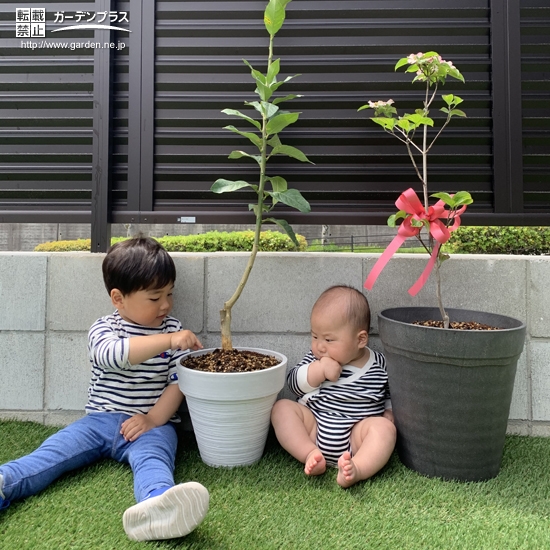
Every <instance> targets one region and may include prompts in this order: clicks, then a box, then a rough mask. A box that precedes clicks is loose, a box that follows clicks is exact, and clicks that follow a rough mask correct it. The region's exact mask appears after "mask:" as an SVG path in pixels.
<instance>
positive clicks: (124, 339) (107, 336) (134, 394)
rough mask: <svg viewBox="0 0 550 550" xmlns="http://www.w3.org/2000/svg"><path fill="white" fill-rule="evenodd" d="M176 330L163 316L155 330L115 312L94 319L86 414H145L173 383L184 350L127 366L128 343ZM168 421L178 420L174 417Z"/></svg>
mask: <svg viewBox="0 0 550 550" xmlns="http://www.w3.org/2000/svg"><path fill="white" fill-rule="evenodd" d="M180 330H182V326H181V323H180V322H179V321H178V320H177V319H175V318H174V317H166V318H165V319H164V320H163V322H162V324H161V325H160V326H159V327H144V326H141V325H135V324H132V323H128V322H127V321H125V320H124V319H123V318H122V317H121V316H120V314H119V313H118V311H115V312H114V313H113V314H112V315H107V316H106V317H101V318H100V319H98V320H97V321H96V322H95V323H94V324H93V325H92V326H91V328H90V331H89V333H88V355H89V359H90V363H91V367H92V376H91V380H90V386H89V388H88V403H87V405H86V412H87V413H92V412H122V413H126V414H129V415H134V414H137V413H142V414H146V413H147V412H148V411H149V410H150V409H151V408H152V407H153V405H154V404H155V403H156V402H157V401H158V399H159V397H160V396H161V395H162V392H163V391H164V389H165V388H166V387H167V386H168V385H169V384H177V381H178V376H177V370H176V367H177V365H178V364H179V360H180V359H181V357H182V356H183V355H185V354H186V353H187V352H188V350H170V349H168V350H166V351H163V352H162V353H160V354H159V355H157V356H156V357H153V358H151V359H148V360H147V361H144V362H143V363H140V364H139V365H131V364H130V362H129V360H128V354H129V342H128V340H129V339H130V338H132V337H133V336H145V335H153V334H164V333H170V332H177V331H180ZM172 421H178V418H177V416H175V417H174V418H172Z"/></svg>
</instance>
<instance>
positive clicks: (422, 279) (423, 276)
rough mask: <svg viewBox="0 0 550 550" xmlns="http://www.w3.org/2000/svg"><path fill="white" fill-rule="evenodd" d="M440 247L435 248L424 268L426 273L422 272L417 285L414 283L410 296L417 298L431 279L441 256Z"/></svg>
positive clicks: (437, 245)
mask: <svg viewBox="0 0 550 550" xmlns="http://www.w3.org/2000/svg"><path fill="white" fill-rule="evenodd" d="M440 246H441V245H440V244H439V243H437V244H436V245H435V246H434V249H433V252H432V255H431V256H430V261H429V262H428V264H427V265H426V267H425V268H424V271H423V272H422V274H421V275H420V277H418V279H417V281H416V283H414V285H413V286H411V288H409V294H410V295H411V296H416V295H417V294H418V293H419V292H420V289H421V288H422V287H423V286H424V285H425V284H426V281H427V280H428V279H429V277H430V274H431V272H432V269H433V268H434V265H435V261H436V260H437V257H438V255H439V248H440ZM375 267H376V266H375Z"/></svg>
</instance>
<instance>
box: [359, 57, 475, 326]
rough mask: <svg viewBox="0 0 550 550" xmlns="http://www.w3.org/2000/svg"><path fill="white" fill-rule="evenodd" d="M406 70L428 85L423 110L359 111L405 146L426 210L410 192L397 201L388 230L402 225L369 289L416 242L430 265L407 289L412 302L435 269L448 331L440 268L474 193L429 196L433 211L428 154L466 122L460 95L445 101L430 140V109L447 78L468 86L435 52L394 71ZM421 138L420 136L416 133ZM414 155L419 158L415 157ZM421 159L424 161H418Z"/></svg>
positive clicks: (381, 106) (388, 104) (384, 104)
mask: <svg viewBox="0 0 550 550" xmlns="http://www.w3.org/2000/svg"><path fill="white" fill-rule="evenodd" d="M403 66H406V67H407V69H406V71H405V72H407V73H415V77H414V78H413V80H412V82H413V83H414V82H423V83H425V94H424V100H423V106H422V108H421V109H416V110H415V112H414V113H412V114H407V113H405V114H404V115H403V116H399V115H398V113H397V109H396V108H395V107H394V106H393V105H394V101H393V99H389V100H387V101H369V102H368V103H367V104H366V105H363V106H362V107H360V108H359V109H358V110H359V111H361V110H363V109H374V117H372V118H371V120H372V121H373V122H375V123H376V124H378V125H380V126H381V127H382V128H383V129H384V131H385V132H387V133H389V134H391V135H392V136H394V137H396V138H397V139H398V140H399V141H401V142H402V143H404V144H405V146H406V147H407V152H408V153H409V158H410V159H411V161H412V164H413V167H414V169H415V171H416V175H417V176H418V179H419V180H420V181H421V183H422V191H423V199H424V200H423V204H422V202H421V201H420V199H419V198H418V196H417V195H416V193H415V191H414V190H413V189H412V188H411V189H407V190H406V191H405V192H404V193H402V194H401V195H400V197H399V198H398V199H397V201H396V203H395V204H396V206H397V207H398V208H399V211H398V212H397V213H396V214H393V215H392V216H390V217H389V218H388V225H390V226H392V227H394V226H395V225H396V223H397V221H399V220H403V221H402V223H401V224H400V225H399V229H398V234H397V236H396V237H395V238H394V239H393V241H392V242H391V243H390V245H389V246H388V248H387V249H386V250H385V252H384V253H383V254H382V256H381V257H380V258H379V260H378V261H377V262H376V264H375V265H374V267H373V269H372V270H371V272H370V274H369V276H368V278H367V280H366V281H365V288H367V289H369V290H370V289H371V288H372V285H373V284H374V282H375V281H376V278H377V277H378V275H379V274H380V272H381V271H382V269H383V268H384V267H385V265H386V264H387V262H388V261H389V259H390V258H391V256H392V255H393V254H394V252H395V251H396V250H398V249H399V247H400V246H401V245H402V244H403V242H404V241H405V240H406V239H407V238H409V237H416V238H418V239H419V241H420V242H421V244H422V246H424V248H425V249H426V251H427V252H428V253H429V254H430V260H429V262H428V265H427V266H426V268H425V269H424V271H423V273H422V275H421V276H420V278H419V279H418V280H417V281H416V283H415V284H414V285H413V286H412V287H411V288H410V289H409V293H410V294H412V295H413V296H414V295H416V293H418V291H419V290H420V289H421V288H422V287H423V286H424V283H425V282H426V281H427V279H428V277H429V275H430V273H431V271H432V269H433V268H434V267H435V271H436V277H437V300H438V304H439V309H440V311H441V316H442V318H443V323H444V327H445V328H448V326H449V317H448V315H447V313H446V312H445V309H444V307H443V302H442V299H441V278H440V273H439V268H440V265H441V262H442V261H443V260H445V259H447V258H448V256H447V255H446V254H443V253H441V245H442V244H443V243H445V242H447V240H449V238H450V233H451V231H453V230H455V229H456V228H458V226H459V225H460V215H461V214H462V213H463V212H464V210H465V209H466V206H467V205H469V204H471V203H472V202H473V200H472V197H471V195H470V193H468V192H466V191H460V192H458V193H455V194H453V195H451V194H449V193H434V194H433V195H431V196H432V197H435V198H437V199H439V200H438V201H437V202H436V203H435V204H434V205H433V206H430V205H429V195H428V154H429V152H430V150H431V149H432V147H433V145H434V143H435V141H436V140H437V138H438V137H439V136H440V135H441V132H443V130H444V129H445V127H446V126H447V125H448V124H449V123H450V121H451V119H452V118H453V117H456V116H458V117H465V116H466V114H465V113H464V111H462V110H461V109H458V108H457V106H458V105H460V104H461V103H462V99H461V98H460V97H458V96H456V95H453V94H448V95H442V96H441V98H442V99H443V101H444V103H445V106H443V107H442V108H441V109H440V110H441V111H442V112H443V113H445V115H446V117H445V120H444V122H443V124H442V126H441V128H439V130H438V131H435V129H434V132H435V135H433V137H432V136H430V138H429V136H428V127H430V128H433V127H434V120H433V119H432V118H430V116H429V114H430V107H431V105H432V103H433V101H434V100H435V98H436V96H437V90H438V86H439V85H440V84H441V85H442V84H445V81H446V79H447V78H448V77H451V78H454V79H456V80H460V81H461V82H464V77H463V76H462V74H461V73H460V71H459V70H458V69H457V68H456V67H455V66H454V65H453V64H452V62H450V61H445V60H444V59H443V58H442V57H441V56H440V55H439V54H438V53H437V52H433V51H432V52H427V53H422V52H419V53H417V54H411V55H409V56H408V57H404V58H402V59H400V60H399V61H398V62H397V63H396V65H395V70H397V69H399V68H401V67H403ZM419 129H420V131H419V132H418V133H419V134H420V136H417V130H419ZM415 155H417V156H416V157H415ZM418 155H419V156H420V161H418V160H417V157H418ZM423 229H426V231H427V239H425V238H424V235H423V234H422V230H423Z"/></svg>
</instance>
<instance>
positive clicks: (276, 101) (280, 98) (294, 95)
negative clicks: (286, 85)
mask: <svg viewBox="0 0 550 550" xmlns="http://www.w3.org/2000/svg"><path fill="white" fill-rule="evenodd" d="M297 97H303V96H302V95H299V94H289V95H285V97H277V98H276V99H274V100H273V102H272V103H273V104H274V105H278V104H279V103H282V102H283V101H289V100H291V99H295V98H297Z"/></svg>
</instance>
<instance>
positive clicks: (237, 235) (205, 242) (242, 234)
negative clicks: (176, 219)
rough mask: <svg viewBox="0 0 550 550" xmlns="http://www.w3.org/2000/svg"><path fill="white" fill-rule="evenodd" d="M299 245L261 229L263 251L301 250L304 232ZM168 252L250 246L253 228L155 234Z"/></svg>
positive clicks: (85, 244)
mask: <svg viewBox="0 0 550 550" xmlns="http://www.w3.org/2000/svg"><path fill="white" fill-rule="evenodd" d="M124 238H125V237H113V238H112V239H111V244H113V243H115V242H118V241H122V240H124ZM296 238H297V239H298V242H299V244H300V246H299V247H298V248H297V247H296V246H295V245H294V243H293V242H292V241H291V240H290V238H289V237H288V235H285V234H284V233H279V232H278V231H262V233H261V234H260V250H261V251H264V252H286V251H290V252H295V251H300V252H303V251H304V250H306V249H307V241H306V239H305V237H304V236H303V235H296ZM157 241H159V242H160V243H161V244H162V246H164V248H166V250H168V252H222V251H224V252H242V251H245V252H246V251H250V250H252V243H253V242H254V232H253V231H233V232H231V233H227V232H220V231H209V232H208V233H201V234H200V235H177V236H167V237H159V238H157ZM90 247H91V240H90V239H77V240H74V241H50V242H46V243H42V244H39V245H38V246H36V247H35V249H34V250H35V251H36V252H74V251H89V250H90Z"/></svg>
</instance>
